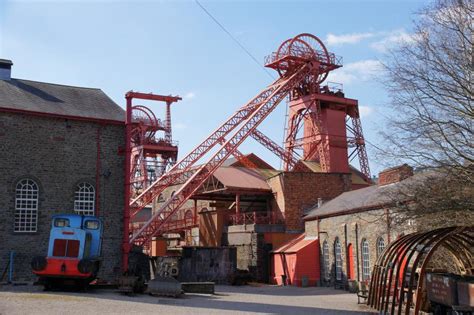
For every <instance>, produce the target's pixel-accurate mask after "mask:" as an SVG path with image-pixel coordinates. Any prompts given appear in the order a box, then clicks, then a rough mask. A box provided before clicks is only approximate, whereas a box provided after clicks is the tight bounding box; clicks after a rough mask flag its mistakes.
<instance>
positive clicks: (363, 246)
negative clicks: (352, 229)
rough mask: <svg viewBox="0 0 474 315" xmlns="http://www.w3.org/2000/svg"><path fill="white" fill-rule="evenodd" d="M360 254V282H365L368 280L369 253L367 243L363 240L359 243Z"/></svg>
mask: <svg viewBox="0 0 474 315" xmlns="http://www.w3.org/2000/svg"><path fill="white" fill-rule="evenodd" d="M361 253H362V280H364V281H367V280H369V279H370V251H369V242H367V240H366V239H363V240H362V242H361Z"/></svg>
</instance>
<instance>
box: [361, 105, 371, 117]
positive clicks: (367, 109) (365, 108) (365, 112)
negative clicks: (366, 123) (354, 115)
mask: <svg viewBox="0 0 474 315" xmlns="http://www.w3.org/2000/svg"><path fill="white" fill-rule="evenodd" d="M373 112H374V109H373V108H372V107H369V106H364V105H360V106H359V114H360V117H367V116H370V115H371V114H372V113H373Z"/></svg>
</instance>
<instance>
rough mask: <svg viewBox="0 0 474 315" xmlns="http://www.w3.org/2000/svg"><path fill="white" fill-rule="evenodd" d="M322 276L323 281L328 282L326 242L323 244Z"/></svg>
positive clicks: (328, 266)
mask: <svg viewBox="0 0 474 315" xmlns="http://www.w3.org/2000/svg"><path fill="white" fill-rule="evenodd" d="M323 268H324V269H323V276H324V280H326V281H328V280H330V279H331V277H330V275H329V273H330V270H331V269H330V268H331V266H330V262H329V245H328V242H327V241H324V243H323Z"/></svg>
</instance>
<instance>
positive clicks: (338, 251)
mask: <svg viewBox="0 0 474 315" xmlns="http://www.w3.org/2000/svg"><path fill="white" fill-rule="evenodd" d="M334 260H335V266H336V268H335V271H336V280H337V281H340V280H342V247H341V242H340V241H339V239H338V238H336V240H335V241H334Z"/></svg>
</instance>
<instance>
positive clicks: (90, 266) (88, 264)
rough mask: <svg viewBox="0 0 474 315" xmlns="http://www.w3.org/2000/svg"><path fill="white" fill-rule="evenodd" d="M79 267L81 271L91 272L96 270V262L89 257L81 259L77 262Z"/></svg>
mask: <svg viewBox="0 0 474 315" xmlns="http://www.w3.org/2000/svg"><path fill="white" fill-rule="evenodd" d="M77 269H78V270H79V271H80V272H81V273H91V272H93V271H94V269H95V267H94V263H93V262H92V261H91V260H89V259H81V260H80V261H79V264H77Z"/></svg>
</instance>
